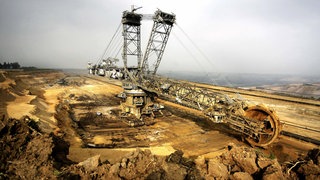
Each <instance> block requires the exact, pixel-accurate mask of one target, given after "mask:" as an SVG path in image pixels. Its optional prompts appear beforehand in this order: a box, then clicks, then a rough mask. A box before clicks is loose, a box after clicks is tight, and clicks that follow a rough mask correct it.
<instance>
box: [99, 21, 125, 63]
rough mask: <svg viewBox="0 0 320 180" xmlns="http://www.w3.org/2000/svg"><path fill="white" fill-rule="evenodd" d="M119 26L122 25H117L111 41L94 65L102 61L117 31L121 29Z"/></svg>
mask: <svg viewBox="0 0 320 180" xmlns="http://www.w3.org/2000/svg"><path fill="white" fill-rule="evenodd" d="M121 24H122V23H120V24H119V25H118V27H117V30H116V32H115V33H114V34H113V36H112V38H111V40H110V41H109V43H108V45H107V47H106V49H105V50H104V51H103V54H102V55H101V57H100V59H98V60H97V62H96V64H98V63H100V62H101V61H102V59H103V57H104V56H105V54H106V52H107V50H108V49H109V47H110V45H111V43H112V42H113V39H114V37H115V36H116V34H118V32H119V30H120V27H121Z"/></svg>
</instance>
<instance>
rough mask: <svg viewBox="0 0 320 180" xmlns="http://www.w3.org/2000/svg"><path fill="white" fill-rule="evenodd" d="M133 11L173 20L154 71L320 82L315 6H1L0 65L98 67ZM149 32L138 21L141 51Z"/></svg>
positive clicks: (41, 2)
mask: <svg viewBox="0 0 320 180" xmlns="http://www.w3.org/2000/svg"><path fill="white" fill-rule="evenodd" d="M132 4H134V5H136V6H142V7H143V8H142V9H140V10H138V13H142V14H152V13H153V12H154V11H155V10H156V9H157V8H159V9H161V10H163V11H165V12H172V13H174V14H176V16H177V24H176V25H175V26H174V28H173V31H172V35H171V37H170V38H169V42H168V45H167V48H166V51H165V54H164V57H163V60H162V62H161V65H160V68H159V70H162V71H175V70H179V71H195V72H197V71H198V72H235V73H265V74H307V75H319V70H318V69H319V68H318V67H319V66H320V59H319V57H320V51H319V50H318V47H319V45H320V38H319V33H318V30H319V28H320V12H319V8H320V2H319V1H315V0H309V1H303V2H302V1H298V0H281V1H276V0H272V1H250V0H242V1H235V0H231V1H222V0H216V1H210V0H204V1H188V2H183V3H181V1H174V2H172V1H168V0H164V1H155V0H152V1H145V0H135V1H134V0H125V1H115V0H107V1H101V0H92V1H84V0H79V1H73V0H70V1H61V0H58V1H49V0H28V1H23V0H2V1H1V2H0V26H1V28H0V61H1V62H4V61H6V62H15V61H18V62H20V64H21V65H23V66H37V67H45V68H73V69H79V68H80V69H83V68H85V67H86V64H87V62H88V61H91V62H97V61H99V59H100V58H101V54H102V53H103V51H104V49H105V48H106V46H107V44H108V42H109V41H110V39H111V37H112V35H113V34H114V33H115V31H116V28H117V27H118V25H119V24H120V20H121V15H122V12H123V11H124V10H130V6H131V5H132ZM150 25H151V23H150V22H142V29H143V30H142V41H143V42H142V49H143V52H144V48H145V45H146V40H147V38H148V37H149V33H150V31H151V27H150ZM119 58H121V54H120V55H119Z"/></svg>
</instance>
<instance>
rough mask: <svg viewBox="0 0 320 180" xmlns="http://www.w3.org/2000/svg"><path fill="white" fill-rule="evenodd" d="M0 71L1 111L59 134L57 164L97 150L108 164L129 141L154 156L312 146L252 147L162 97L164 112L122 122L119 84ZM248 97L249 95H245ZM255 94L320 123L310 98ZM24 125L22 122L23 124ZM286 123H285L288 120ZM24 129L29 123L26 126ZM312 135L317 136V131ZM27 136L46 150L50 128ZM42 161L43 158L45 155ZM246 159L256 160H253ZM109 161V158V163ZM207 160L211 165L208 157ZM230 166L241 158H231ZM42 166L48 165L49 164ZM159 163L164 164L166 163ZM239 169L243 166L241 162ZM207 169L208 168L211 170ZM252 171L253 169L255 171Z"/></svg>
mask: <svg viewBox="0 0 320 180" xmlns="http://www.w3.org/2000/svg"><path fill="white" fill-rule="evenodd" d="M31 74H32V75H31ZM1 77H2V78H1V79H2V80H1V86H0V87H1V96H2V97H3V98H1V101H0V102H1V109H0V110H1V112H0V113H1V114H2V115H5V116H7V117H9V118H14V119H22V120H23V119H24V118H23V117H25V116H28V117H29V118H30V119H34V120H36V121H38V122H39V127H40V128H41V129H42V131H41V133H48V134H50V133H51V134H54V136H53V137H50V138H53V141H54V143H56V142H57V139H56V138H58V139H59V141H58V142H63V143H62V144H60V146H59V147H60V148H59V149H65V150H63V154H60V153H57V152H55V151H53V152H55V154H53V156H54V157H55V158H54V160H53V161H55V162H59V163H62V166H66V165H68V164H70V162H75V163H77V162H81V161H85V160H86V159H88V158H90V157H93V156H95V155H100V156H99V158H100V160H101V161H102V162H105V161H107V160H108V161H109V162H110V163H111V165H112V164H116V163H117V162H119V161H120V162H121V161H122V160H123V157H124V156H126V155H127V154H128V152H132V153H134V152H135V151H136V147H140V148H141V149H142V150H145V151H147V152H149V151H150V152H151V153H152V154H154V155H157V156H159V157H166V156H171V155H172V153H174V152H175V151H176V150H181V151H182V152H183V157H185V158H192V159H197V158H200V159H201V158H203V159H207V160H208V159H212V158H216V157H220V158H221V157H224V158H225V157H229V156H230V157H231V154H228V155H226V154H225V153H231V151H230V148H229V149H228V147H229V145H230V143H232V144H233V146H234V147H238V146H243V147H245V148H247V149H248V152H249V151H250V153H253V154H252V156H257V155H254V154H255V153H257V152H258V151H259V152H260V151H261V152H263V153H264V154H266V155H267V156H270V157H271V156H272V157H273V156H275V157H276V158H278V160H279V162H280V163H287V162H295V161H297V160H298V159H299V158H301V157H305V156H306V155H307V154H308V152H309V151H310V150H311V149H313V148H319V147H318V146H316V145H313V144H310V143H305V142H301V141H298V140H295V139H292V138H287V137H284V136H283V137H280V138H279V140H278V142H276V143H274V144H273V145H272V146H270V147H269V148H268V149H260V148H254V149H252V148H250V147H248V145H246V144H245V143H244V142H242V141H241V136H239V135H237V134H234V133H232V132H230V130H228V128H226V127H225V126H223V125H219V124H218V125H216V124H212V123H210V122H209V121H207V120H205V118H204V117H203V116H202V115H201V114H199V112H197V111H195V110H192V109H189V108H185V107H181V106H179V105H176V104H173V103H171V102H166V101H163V100H159V102H160V103H162V104H164V105H165V106H166V111H167V113H165V114H167V115H165V116H163V117H159V118H157V119H156V123H155V124H153V125H150V126H142V127H139V128H132V127H128V126H126V124H125V123H124V122H123V121H121V120H120V119H119V117H118V115H117V114H116V113H114V112H117V107H118V104H119V99H117V98H116V97H115V96H116V95H117V94H118V93H120V92H121V91H122V88H121V87H119V86H116V85H112V84H108V83H105V82H101V81H97V80H94V79H88V78H84V77H80V76H76V75H73V76H70V75H69V76H67V75H65V74H63V73H61V72H56V71H52V72H41V71H39V72H32V73H28V72H14V73H13V72H11V73H10V72H9V73H7V72H2V73H1ZM248 98H249V96H248ZM250 98H252V97H251V96H250ZM259 100H261V101H262V102H263V103H265V104H268V105H270V106H272V107H274V108H275V109H276V110H277V111H278V110H279V113H278V114H279V116H280V117H281V119H282V120H286V121H288V122H289V121H290V122H294V123H297V122H299V123H301V125H303V124H305V123H308V124H309V123H310V124H312V125H311V126H312V127H313V128H318V129H319V127H320V126H319V122H318V121H319V116H320V115H319V114H317V111H318V110H317V108H315V107H313V106H311V105H304V104H296V103H292V102H285V103H284V102H280V101H278V100H274V99H271V100H270V99H268V98H258V97H254V98H252V101H255V102H258V101H259ZM301 111H303V112H304V113H301ZM97 112H100V113H102V116H101V115H100V116H99V115H96V113H97ZM170 114H171V115H170ZM22 120H20V121H22ZM302 121H303V122H302ZM3 122H4V121H3ZM2 124H5V123H2ZM0 125H1V124H0ZM24 126H25V125H22V127H24ZM3 127H5V125H1V126H0V128H1V129H0V131H1V133H4V131H2V128H3ZM8 127H9V126H8ZM285 128H288V129H292V128H291V127H285ZM26 129H27V130H28V128H26ZM29 131H30V128H29ZM32 131H33V130H32ZM27 134H28V133H27ZM308 135H309V134H308ZM312 136H313V135H312ZM1 137H6V136H1ZM17 137H18V136H17ZM313 137H314V138H318V137H319V134H316V135H314V136H313ZM29 138H31V139H32V138H35V140H34V141H32V142H34V143H38V141H42V140H44V141H46V142H47V143H48V146H46V148H47V151H46V152H47V153H49V154H51V153H52V152H51V150H50V147H52V145H50V142H51V140H50V141H48V140H47V139H48V138H49V136H45V138H44V136H43V137H42V138H40V139H37V138H38V136H37V135H32V137H29ZM3 142H5V141H3ZM92 142H93V143H96V144H108V143H109V144H111V145H113V148H84V147H85V146H86V144H87V143H92ZM23 143H29V142H23ZM40 144H41V143H40ZM55 146H57V145H55ZM61 147H64V148H61ZM30 148H31V149H29V150H30V151H36V150H33V149H32V146H31V145H30ZM251 149H252V150H251ZM238 151H240V150H237V151H236V152H237V153H238ZM241 151H243V149H241ZM27 152H28V149H27ZM59 152H60V151H59ZM139 153H140V152H139ZM57 154H58V155H59V154H60V155H61V156H62V157H64V158H62V159H63V161H62V160H61V158H58V157H60V155H59V156H57ZM142 155H144V156H148V157H149V154H148V153H142ZM250 156H251V155H250ZM130 157H131V156H130ZM150 157H151V156H150ZM222 159H223V158H222ZM222 159H220V160H219V162H220V161H221V162H220V163H222V162H223V161H222ZM49 160H50V158H49ZM44 161H48V157H47V156H45V158H44ZM50 161H51V160H50ZM235 161H237V160H235ZM26 162H31V161H29V160H28V161H26ZM179 162H180V161H179ZM205 162H207V163H204V164H203V165H204V166H206V168H207V169H208V166H209V165H210V163H209V164H208V162H211V161H210V160H208V161H205ZM253 162H254V163H255V161H254V160H253ZM147 164H148V163H147ZM240 164H241V163H240ZM145 165H146V164H144V166H145ZM165 166H167V165H165ZM253 166H258V165H253ZM111 167H113V166H110V167H108V169H109V168H111ZM211 167H214V166H213V165H212V164H211ZM237 167H238V168H239V167H242V166H241V165H237ZM48 168H49V169H52V167H51V165H50V164H49V166H48ZM60 168H61V167H60ZM70 168H71V166H70ZM259 168H260V166H259V167H258V169H254V170H253V171H252V172H251V173H250V174H249V176H252V177H260V176H261V177H262V176H263V172H264V170H263V171H262V169H263V168H261V169H260V170H259ZM58 169H59V168H58ZM169 169H170V168H169ZM69 170H70V169H69ZM164 170H165V172H168V170H166V168H164ZM180 170H181V169H180ZM265 170H266V169H265ZM236 171H237V170H232V171H230V172H229V174H230V173H231V172H232V174H231V175H233V173H234V172H236ZM241 171H245V172H247V171H246V169H245V168H244V169H242V170H241ZM249 171H250V170H249ZM43 172H45V171H43ZM68 172H69V171H68ZM81 172H82V170H81ZM188 172H189V171H188ZM258 172H259V173H258ZM171 173H173V172H171ZM210 173H211V175H212V174H214V172H210ZM210 173H208V172H203V174H202V175H203V176H206V177H211V175H210V176H209V174H210ZM254 173H258V174H259V175H258V174H255V175H254ZM261 173H262V174H261ZM44 174H45V173H44ZM169 174H170V173H169ZM200 174H201V173H200ZM212 177H217V176H212ZM281 177H282V175H281Z"/></svg>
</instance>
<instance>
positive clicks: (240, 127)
mask: <svg viewBox="0 0 320 180" xmlns="http://www.w3.org/2000/svg"><path fill="white" fill-rule="evenodd" d="M136 10H137V9H132V10H131V11H125V12H123V16H122V25H123V33H122V34H123V38H124V44H123V53H122V58H123V62H124V71H125V75H124V77H126V80H124V82H123V88H124V92H123V93H121V94H120V95H119V97H121V98H122V103H121V105H120V107H121V116H122V117H127V118H128V119H130V118H129V117H130V116H134V117H135V118H132V120H128V122H129V124H130V125H132V126H136V125H143V124H148V121H147V120H146V118H144V116H154V115H155V113H160V114H161V109H162V108H163V106H162V105H159V104H156V103H154V98H155V97H156V96H158V97H161V98H163V99H165V100H169V101H172V102H175V103H177V104H181V105H183V106H187V107H190V108H194V109H196V110H199V111H201V112H202V113H203V114H204V115H205V116H206V117H208V118H209V119H210V120H211V121H212V122H214V123H225V124H227V125H228V126H229V127H230V128H232V129H234V130H235V131H237V132H240V133H241V134H243V135H244V136H245V138H246V140H247V141H248V142H249V143H250V144H251V145H254V146H261V147H263V146H267V145H269V144H271V143H272V142H274V141H275V139H276V138H277V137H278V135H279V133H280V129H281V128H280V127H281V125H280V121H279V118H278V116H277V115H276V113H275V112H274V111H273V110H271V109H270V108H267V107H266V106H264V105H249V104H248V103H247V102H246V101H245V100H243V99H242V98H241V97H240V96H239V95H238V96H236V97H235V98H231V97H229V96H228V95H227V94H224V93H221V92H217V91H213V90H212V89H209V88H204V87H200V86H199V85H197V84H195V83H186V82H181V81H178V80H174V79H169V78H164V77H161V76H158V75H156V72H157V69H158V67H159V64H160V62H161V59H162V56H163V53H164V50H165V47H166V44H167V42H168V38H169V35H170V32H171V29H172V27H173V25H174V24H175V20H176V16H175V15H174V14H170V13H165V12H163V11H161V10H157V11H156V12H155V14H154V15H153V17H152V19H153V27H152V31H151V34H150V38H149V41H148V44H147V48H146V50H145V54H144V56H143V57H142V53H141V34H140V26H141V20H142V19H143V15H142V14H138V13H136V12H135V11H136ZM130 58H131V60H132V58H133V59H134V61H135V62H136V65H135V66H129V65H128V61H129V59H130ZM133 119H136V120H133Z"/></svg>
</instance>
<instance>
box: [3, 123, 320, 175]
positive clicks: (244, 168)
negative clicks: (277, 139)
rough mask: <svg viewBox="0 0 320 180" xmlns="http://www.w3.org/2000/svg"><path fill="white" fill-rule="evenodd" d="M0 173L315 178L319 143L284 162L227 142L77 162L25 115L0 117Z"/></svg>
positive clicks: (64, 145)
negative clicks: (217, 148)
mask: <svg viewBox="0 0 320 180" xmlns="http://www.w3.org/2000/svg"><path fill="white" fill-rule="evenodd" d="M0 148H1V150H2V152H1V154H0V160H1V166H0V179H6V178H13V179H40V178H50V179H56V178H58V179H69V178H82V179H101V178H102V179H213V178H216V179H287V178H289V179H291V178H295V179H296V178H306V179H317V178H318V177H319V176H320V167H319V161H320V158H319V149H314V150H312V151H310V152H309V154H308V155H307V157H305V158H303V159H300V160H299V161H297V162H292V163H287V164H284V165H283V167H281V165H280V164H279V163H278V161H277V160H276V159H274V158H272V157H270V156H266V155H265V154H263V153H262V152H261V151H259V150H257V149H254V148H249V147H244V146H236V145H233V144H230V145H229V146H228V147H227V149H226V152H225V153H223V154H222V155H220V156H217V157H215V158H212V159H205V158H202V157H197V158H196V159H194V158H185V157H183V152H182V151H179V150H178V151H176V152H174V153H172V154H171V155H169V156H166V157H164V156H156V155H153V154H152V153H151V151H150V150H145V151H142V150H140V149H137V150H135V151H133V152H130V153H129V154H127V155H126V156H124V157H123V158H122V159H121V160H120V161H119V162H117V163H114V164H110V163H109V162H108V161H105V162H101V161H100V156H99V155H96V156H94V157H91V158H89V159H87V160H85V161H83V162H80V163H73V162H70V161H69V160H68V159H67V158H66V157H67V155H68V150H69V145H68V143H66V142H65V141H64V140H63V139H61V138H58V137H56V136H54V135H53V134H50V135H48V134H45V133H43V132H41V131H40V129H39V126H38V125H37V123H36V122H35V121H33V120H31V119H30V118H28V117H25V118H24V119H21V120H17V119H5V118H4V117H3V118H2V119H1V120H0Z"/></svg>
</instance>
